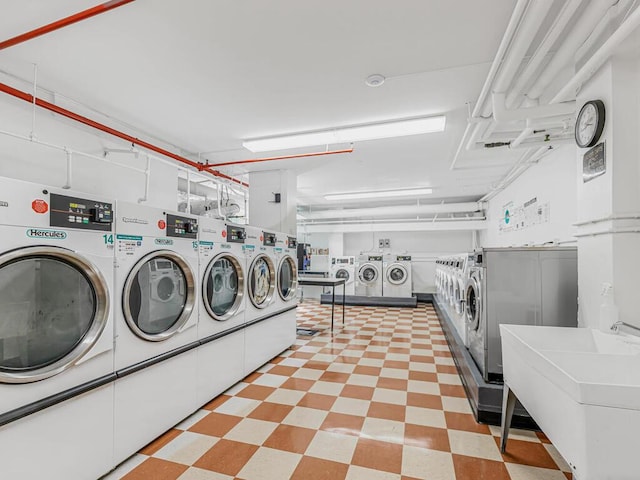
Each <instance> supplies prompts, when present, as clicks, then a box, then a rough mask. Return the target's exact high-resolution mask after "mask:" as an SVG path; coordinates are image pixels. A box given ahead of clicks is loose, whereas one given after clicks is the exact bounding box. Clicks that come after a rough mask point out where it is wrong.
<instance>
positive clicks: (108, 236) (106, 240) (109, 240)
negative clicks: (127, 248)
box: [102, 233, 113, 245]
mask: <svg viewBox="0 0 640 480" xmlns="http://www.w3.org/2000/svg"><path fill="white" fill-rule="evenodd" d="M102 239H103V240H104V244H105V245H113V234H112V233H109V234H106V233H105V234H104V235H102Z"/></svg>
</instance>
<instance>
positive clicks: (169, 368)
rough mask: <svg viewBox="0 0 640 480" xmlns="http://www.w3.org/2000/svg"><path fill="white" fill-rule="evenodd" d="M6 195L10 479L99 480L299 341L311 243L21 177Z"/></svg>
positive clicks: (1, 380) (0, 382) (4, 383)
mask: <svg viewBox="0 0 640 480" xmlns="http://www.w3.org/2000/svg"><path fill="white" fill-rule="evenodd" d="M0 192H1V193H0V238H1V239H2V240H1V241H0V451H2V452H3V455H2V457H3V462H2V463H3V465H2V471H3V474H5V475H6V476H7V478H49V479H58V478H60V479H62V478H64V479H75V478H78V479H81V478H82V479H83V478H98V477H100V476H101V475H103V474H104V473H106V472H108V471H109V470H110V469H112V468H113V467H114V466H115V465H117V464H118V463H120V462H121V461H123V460H124V459H126V458H127V457H128V456H130V455H131V454H133V453H135V452H136V451H137V450H139V449H140V448H141V447H143V446H144V445H145V444H147V443H148V442H149V441H151V440H152V439H153V438H155V437H156V436H157V435H159V434H161V433H162V432H164V431H165V430H167V429H169V428H170V427H171V426H173V425H175V424H176V423H178V422H179V421H181V420H182V419H183V418H185V417H186V416H188V415H189V414H190V413H192V412H193V411H194V410H196V409H197V408H198V407H199V406H201V405H202V404H204V403H206V402H207V401H209V400H210V399H211V398H213V397H215V396H216V395H218V394H220V393H221V392H222V391H224V390H225V389H226V388H228V387H229V386H231V385H233V384H234V383H235V382H237V381H239V380H240V379H242V378H243V376H244V375H245V374H246V373H248V372H249V371H251V369H253V368H256V367H257V366H259V365H261V364H262V363H265V362H266V361H268V360H269V359H270V358H272V357H273V356H275V355H277V354H278V353H279V352H281V351H282V350H284V349H286V348H287V347H288V346H289V345H290V344H291V343H293V341H294V339H295V306H296V298H295V295H296V282H297V279H296V273H297V269H296V263H295V250H296V241H295V238H293V237H289V236H287V235H284V234H281V233H267V232H264V231H260V230H258V229H253V228H251V227H245V226H239V225H232V224H229V223H225V222H223V221H219V220H213V219H209V218H197V217H194V216H189V215H184V214H178V213H172V212H167V211H165V210H161V209H157V208H152V207H147V206H141V205H138V204H129V203H123V202H118V203H117V204H115V202H114V201H113V200H109V199H104V198H99V197H97V196H95V195H91V194H80V193H75V192H71V191H69V190H60V189H54V188H48V187H43V186H40V185H37V184H31V183H27V182H20V181H16V180H13V179H4V178H0ZM114 211H115V212H116V213H117V215H116V214H115V213H114ZM198 227H200V228H198ZM247 232H255V234H254V233H250V235H247ZM246 237H251V238H249V241H248V242H246V240H247V238H246ZM253 237H255V238H253ZM114 267H115V268H114ZM120 292H122V293H120ZM249 305H251V308H249ZM254 348H256V349H258V350H259V352H258V353H257V354H253V353H251V354H250V355H247V352H249V351H251V350H252V349H254ZM25 445H29V448H25ZM33 458H37V459H38V461H37V462H34V461H32V459H33Z"/></svg>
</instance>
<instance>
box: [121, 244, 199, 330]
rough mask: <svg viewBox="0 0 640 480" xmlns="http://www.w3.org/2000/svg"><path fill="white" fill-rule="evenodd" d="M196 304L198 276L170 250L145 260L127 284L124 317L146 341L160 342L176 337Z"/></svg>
mask: <svg viewBox="0 0 640 480" xmlns="http://www.w3.org/2000/svg"><path fill="white" fill-rule="evenodd" d="M194 302H195V277H194V274H193V272H192V271H191V268H190V267H189V264H188V263H187V261H186V260H185V259H184V258H183V257H182V256H181V255H179V254H177V253H176V252H172V251H170V250H158V251H155V252H151V253H150V254H148V255H145V256H144V257H142V259H141V260H140V261H139V262H138V263H136V264H135V266H134V267H133V269H132V270H131V272H129V276H128V277H127V281H126V282H125V284H124V292H123V297H122V308H123V310H124V318H125V320H126V322H127V324H128V325H129V328H130V329H131V331H132V332H133V333H135V334H136V335H137V336H138V337H140V338H142V339H144V340H150V341H153V342H159V341H162V340H166V339H167V338H170V337H172V336H173V335H175V334H176V333H177V332H178V331H179V330H180V329H181V328H182V327H183V326H184V324H185V323H187V321H188V320H189V317H190V316H191V312H192V311H193V306H194Z"/></svg>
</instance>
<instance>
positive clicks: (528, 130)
mask: <svg viewBox="0 0 640 480" xmlns="http://www.w3.org/2000/svg"><path fill="white" fill-rule="evenodd" d="M532 134H533V128H531V127H525V129H524V130H522V132H520V135H518V136H517V137H516V138H515V139H514V140H513V141H512V142H511V144H510V145H509V148H518V147H519V146H520V144H521V143H522V142H523V141H524V139H525V138H527V137H528V136H529V135H532Z"/></svg>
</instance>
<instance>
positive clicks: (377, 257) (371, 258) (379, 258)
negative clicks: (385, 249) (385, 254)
mask: <svg viewBox="0 0 640 480" xmlns="http://www.w3.org/2000/svg"><path fill="white" fill-rule="evenodd" d="M369 261H370V262H381V261H382V255H369Z"/></svg>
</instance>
